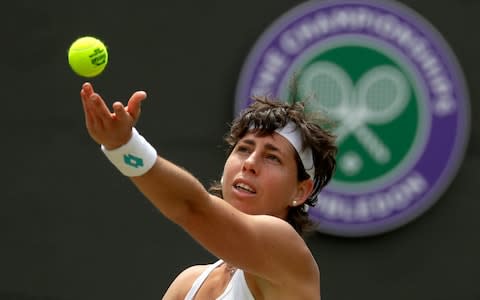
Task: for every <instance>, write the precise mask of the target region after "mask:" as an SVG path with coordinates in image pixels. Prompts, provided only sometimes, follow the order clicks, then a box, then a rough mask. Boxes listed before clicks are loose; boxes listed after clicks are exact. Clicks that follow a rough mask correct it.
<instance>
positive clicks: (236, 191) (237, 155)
mask: <svg viewBox="0 0 480 300" xmlns="http://www.w3.org/2000/svg"><path fill="white" fill-rule="evenodd" d="M304 188H305V187H304V186H303V185H302V184H301V183H299V182H298V180H297V165H296V160H295V149H294V148H293V146H292V145H291V144H290V143H289V142H288V141H287V140H286V139H285V138H284V137H282V136H281V135H279V134H277V133H274V134H273V135H270V136H264V137H260V136H255V135H254V134H252V133H248V134H247V135H246V136H245V137H243V138H242V139H241V140H240V141H239V142H238V143H237V144H236V146H235V148H234V149H233V151H232V153H231V154H230V156H229V157H228V159H227V161H226V163H225V167H224V172H223V184H222V190H223V196H224V199H225V200H226V201H227V202H229V203H230V204H231V205H233V206H234V207H236V208H237V209H239V210H241V211H243V212H245V213H248V214H267V215H272V216H277V217H279V218H282V219H285V218H286V216H287V212H288V209H289V206H291V205H292V202H293V201H294V200H297V202H298V204H300V203H301V202H303V201H304V200H305V199H304V198H302V197H300V198H301V199H300V198H299V196H301V195H303V194H304Z"/></svg>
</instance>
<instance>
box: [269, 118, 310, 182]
mask: <svg viewBox="0 0 480 300" xmlns="http://www.w3.org/2000/svg"><path fill="white" fill-rule="evenodd" d="M275 132H276V133H278V134H280V135H281V136H283V137H284V138H286V139H287V140H288V141H289V142H290V144H292V146H293V148H295V150H296V151H297V153H298V155H299V156H300V159H301V160H302V164H303V168H304V169H305V171H306V172H307V174H308V175H310V178H311V179H314V178H315V165H314V164H313V155H312V149H311V148H310V147H305V149H303V143H302V133H301V131H300V129H299V128H298V127H297V125H296V124H295V123H293V122H291V121H290V122H288V123H287V125H285V127H283V128H278V129H276V130H275Z"/></svg>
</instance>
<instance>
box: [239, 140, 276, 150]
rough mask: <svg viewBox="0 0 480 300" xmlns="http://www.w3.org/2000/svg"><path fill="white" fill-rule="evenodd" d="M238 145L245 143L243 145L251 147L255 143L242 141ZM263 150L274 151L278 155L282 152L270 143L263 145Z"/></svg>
mask: <svg viewBox="0 0 480 300" xmlns="http://www.w3.org/2000/svg"><path fill="white" fill-rule="evenodd" d="M240 143H245V144H248V145H252V146H255V144H256V143H255V141H254V140H252V139H243V140H241V141H240ZM265 148H266V149H267V150H270V151H275V152H278V153H282V151H280V149H279V148H278V147H276V146H275V145H273V144H271V143H266V144H265Z"/></svg>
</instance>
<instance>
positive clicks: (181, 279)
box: [162, 265, 208, 300]
mask: <svg viewBox="0 0 480 300" xmlns="http://www.w3.org/2000/svg"><path fill="white" fill-rule="evenodd" d="M207 267H208V265H196V266H191V267H189V268H187V269H185V270H183V271H182V272H181V273H180V274H178V276H177V277H176V278H175V280H174V281H173V282H172V283H171V284H170V286H169V287H168V290H167V292H166V293H165V295H164V296H163V298H162V299H163V300H176V299H184V298H185V295H186V294H187V293H188V291H189V290H190V288H191V287H192V284H193V282H194V281H195V279H197V277H198V276H200V274H202V272H203V271H204V270H205V269H206V268H207Z"/></svg>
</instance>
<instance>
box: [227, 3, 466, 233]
mask: <svg viewBox="0 0 480 300" xmlns="http://www.w3.org/2000/svg"><path fill="white" fill-rule="evenodd" d="M292 79H295V81H294V82H295V86H296V92H295V93H296V98H297V99H301V100H303V101H306V109H307V110H308V111H310V112H318V111H320V112H324V113H326V114H327V116H328V117H329V118H331V119H333V120H335V121H336V123H337V124H338V126H336V127H335V129H334V133H335V135H336V136H337V144H338V146H339V153H338V155H337V171H336V174H335V176H334V178H333V179H332V181H331V183H330V184H329V185H328V186H327V187H326V188H325V189H324V191H322V193H321V194H320V195H319V198H318V204H317V206H316V207H315V208H314V209H311V210H310V215H311V217H312V218H313V219H314V220H316V221H317V222H318V223H319V227H318V230H319V231H321V232H325V233H329V234H333V235H340V236H366V235H373V234H378V233H382V232H386V231H389V230H392V229H395V228H397V227H399V226H401V225H404V224H406V223H407V222H409V221H411V220H413V219H414V218H416V217H417V216H419V215H420V214H422V213H423V212H424V211H425V210H427V209H428V208H429V207H430V206H431V205H433V204H434V202H435V201H437V200H438V198H439V197H440V196H441V194H442V193H443V192H444V190H445V189H446V188H447V186H448V184H449V183H450V182H451V180H452V179H453V177H454V175H455V173H456V172H457V169H458V166H459V164H460V163H461V160H462V158H463V154H464V149H465V145H466V140H467V136H468V130H469V102H468V95H467V92H466V86H465V82H464V78H463V74H462V72H461V71H460V69H459V66H458V63H457V61H456V59H455V57H454V55H453V54H452V52H451V50H450V48H449V47H448V45H447V44H446V42H445V41H444V40H443V39H442V37H441V36H440V34H439V33H438V32H437V31H436V30H435V29H434V28H433V27H432V26H431V25H430V24H429V23H428V22H426V21H425V20H424V19H423V18H422V17H421V16H419V15H418V14H416V13H415V12H413V11H412V10H410V9H408V8H406V7H404V6H403V5H400V4H398V3H396V2H392V1H385V2H378V1H373V2H372V1H309V2H306V3H304V4H302V5H300V6H297V7H295V8H293V9H292V10H291V11H289V12H287V13H286V14H285V15H283V16H282V17H280V18H279V19H278V20H277V21H276V22H275V23H274V24H273V25H271V26H270V28H268V29H267V30H266V32H265V33H264V34H263V35H262V36H261V37H260V39H259V40H258V41H257V43H256V44H255V46H254V48H253V50H252V51H251V53H250V54H249V56H248V58H247V60H246V62H245V65H244V67H243V70H242V73H241V76H240V81H239V83H238V86H237V94H236V103H235V113H239V112H240V111H241V110H242V109H243V108H245V107H246V106H247V105H248V104H249V103H250V101H251V99H250V97H251V96H252V95H271V96H275V97H278V98H280V99H283V100H284V101H290V100H289V99H291V98H292V93H293V92H292V90H291V89H290V88H291V82H292Z"/></svg>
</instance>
